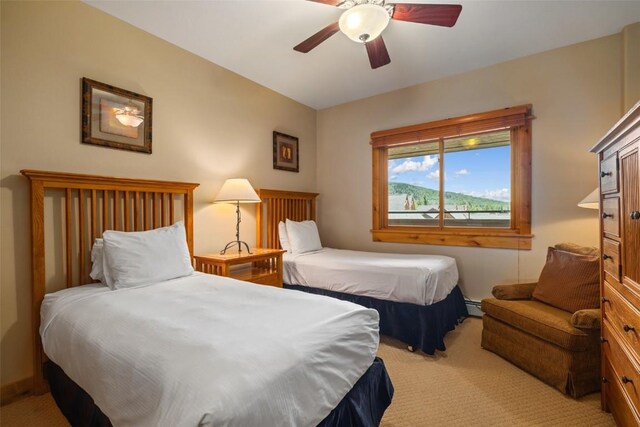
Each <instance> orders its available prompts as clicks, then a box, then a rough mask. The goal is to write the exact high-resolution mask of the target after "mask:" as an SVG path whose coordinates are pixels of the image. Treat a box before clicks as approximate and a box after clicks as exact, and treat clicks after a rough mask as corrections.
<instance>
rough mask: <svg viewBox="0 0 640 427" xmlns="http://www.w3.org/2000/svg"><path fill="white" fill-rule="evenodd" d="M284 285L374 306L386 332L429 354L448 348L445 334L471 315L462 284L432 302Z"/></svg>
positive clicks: (370, 306) (382, 329) (383, 332)
mask: <svg viewBox="0 0 640 427" xmlns="http://www.w3.org/2000/svg"><path fill="white" fill-rule="evenodd" d="M284 287H285V288H286V289H293V290H297V291H303V292H308V293H312V294H317V295H325V296H329V297H333V298H338V299H341V300H345V301H350V302H353V303H356V304H360V305H362V306H364V307H368V308H374V309H376V310H377V311H378V313H379V314H380V333H381V334H382V335H388V336H390V337H393V338H396V339H399V340H400V341H402V342H405V343H407V344H408V345H410V346H412V347H413V348H414V349H415V350H422V351H423V352H425V353H427V354H434V353H435V351H436V350H440V351H445V345H444V336H445V335H446V334H447V333H448V332H449V331H452V330H453V329H455V327H456V325H457V324H458V323H460V322H461V321H462V320H464V318H465V317H467V316H469V312H468V311H467V306H466V304H465V303H464V297H463V296H462V291H461V290H460V287H459V286H456V287H455V288H453V290H452V291H451V292H450V293H449V295H448V296H447V297H446V298H445V299H443V300H442V301H438V302H436V303H434V304H431V305H417V304H410V303H404V302H395V301H385V300H380V299H376V298H371V297H365V296H360V295H353V294H345V293H342V292H334V291H328V290H326V289H319V288H312V287H309V286H298V285H287V284H285V285H284Z"/></svg>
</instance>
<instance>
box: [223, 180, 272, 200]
mask: <svg viewBox="0 0 640 427" xmlns="http://www.w3.org/2000/svg"><path fill="white" fill-rule="evenodd" d="M213 201H214V202H216V203H260V202H261V200H260V197H258V194H257V193H256V192H255V190H254V189H253V187H252V186H251V184H250V183H249V181H248V180H246V179H244V178H231V179H228V180H226V181H225V182H224V184H223V185H222V188H221V189H220V191H219V192H218V195H217V196H216V198H215V199H214V200H213Z"/></svg>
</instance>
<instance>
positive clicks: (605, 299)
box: [600, 297, 611, 304]
mask: <svg viewBox="0 0 640 427" xmlns="http://www.w3.org/2000/svg"><path fill="white" fill-rule="evenodd" d="M600 302H601V303H603V304H604V303H607V302H611V301H609V300H608V299H607V298H605V297H602V298H600Z"/></svg>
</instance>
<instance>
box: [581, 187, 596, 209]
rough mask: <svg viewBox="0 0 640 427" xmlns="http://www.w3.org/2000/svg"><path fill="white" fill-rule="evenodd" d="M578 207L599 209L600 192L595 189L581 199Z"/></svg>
mask: <svg viewBox="0 0 640 427" xmlns="http://www.w3.org/2000/svg"><path fill="white" fill-rule="evenodd" d="M578 206H580V207H581V208H587V209H600V192H599V191H598V189H597V188H596V189H595V190H593V191H592V192H591V193H589V195H588V196H587V197H585V198H584V199H582V200H581V201H580V202H579V203H578Z"/></svg>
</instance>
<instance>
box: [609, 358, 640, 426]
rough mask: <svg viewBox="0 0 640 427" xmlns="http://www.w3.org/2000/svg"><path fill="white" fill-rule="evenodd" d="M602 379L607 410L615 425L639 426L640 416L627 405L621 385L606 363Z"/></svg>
mask: <svg viewBox="0 0 640 427" xmlns="http://www.w3.org/2000/svg"><path fill="white" fill-rule="evenodd" d="M603 378H604V379H605V382H604V384H603V386H604V388H603V390H604V393H606V396H607V406H608V408H607V410H609V411H610V412H612V413H613V418H615V420H616V424H617V425H618V426H621V427H637V426H638V425H640V414H638V413H637V412H636V411H635V410H634V409H633V408H632V407H631V406H629V404H628V403H627V398H626V397H625V393H624V392H623V391H622V384H620V382H618V381H616V379H615V378H616V377H615V373H614V371H613V368H612V367H611V364H610V363H609V362H608V361H607V362H605V364H604V372H603Z"/></svg>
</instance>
